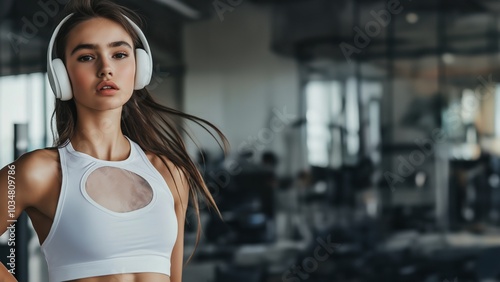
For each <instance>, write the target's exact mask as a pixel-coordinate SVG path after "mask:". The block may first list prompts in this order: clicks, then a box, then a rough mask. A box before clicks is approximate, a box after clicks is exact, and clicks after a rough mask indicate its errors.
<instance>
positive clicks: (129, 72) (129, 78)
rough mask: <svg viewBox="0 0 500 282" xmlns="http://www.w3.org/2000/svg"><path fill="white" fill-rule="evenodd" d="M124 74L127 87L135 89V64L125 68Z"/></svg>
mask: <svg viewBox="0 0 500 282" xmlns="http://www.w3.org/2000/svg"><path fill="white" fill-rule="evenodd" d="M122 74H123V78H124V79H125V81H126V83H127V85H128V86H130V87H132V88H133V87H134V81H135V62H133V63H131V64H127V65H126V66H124V68H123V69H122Z"/></svg>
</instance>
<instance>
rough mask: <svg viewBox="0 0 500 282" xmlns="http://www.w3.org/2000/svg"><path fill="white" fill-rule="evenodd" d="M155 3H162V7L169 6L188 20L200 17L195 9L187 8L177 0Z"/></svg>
mask: <svg viewBox="0 0 500 282" xmlns="http://www.w3.org/2000/svg"><path fill="white" fill-rule="evenodd" d="M156 2H159V3H162V4H164V5H167V6H169V7H170V8H172V9H174V10H175V11H177V12H179V13H180V14H182V15H184V16H186V17H188V18H190V19H193V20H195V19H198V18H199V17H200V12H198V11H196V10H195V9H193V8H191V7H189V6H188V5H186V4H184V3H182V2H180V1H178V0H156Z"/></svg>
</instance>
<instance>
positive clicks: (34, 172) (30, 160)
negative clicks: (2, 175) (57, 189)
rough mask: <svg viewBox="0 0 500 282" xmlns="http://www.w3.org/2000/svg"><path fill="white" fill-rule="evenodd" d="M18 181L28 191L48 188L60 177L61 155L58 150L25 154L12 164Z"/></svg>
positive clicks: (46, 149) (49, 149)
mask: <svg viewBox="0 0 500 282" xmlns="http://www.w3.org/2000/svg"><path fill="white" fill-rule="evenodd" d="M12 165H13V168H14V171H15V173H16V175H17V176H18V180H19V181H22V182H23V183H24V184H25V185H24V186H25V187H26V189H31V188H35V187H36V188H37V189H41V188H43V187H48V186H50V184H52V183H53V182H54V181H55V180H56V179H57V176H58V175H59V171H60V164H59V153H58V151H57V148H45V149H37V150H34V151H31V152H27V153H24V154H23V155H21V156H20V157H19V158H18V159H16V160H15V161H14V162H13V163H12V164H11V167H12Z"/></svg>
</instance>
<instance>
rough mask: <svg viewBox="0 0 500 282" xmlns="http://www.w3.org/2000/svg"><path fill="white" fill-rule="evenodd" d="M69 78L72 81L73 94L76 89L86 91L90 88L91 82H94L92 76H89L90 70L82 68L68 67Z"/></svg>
mask: <svg viewBox="0 0 500 282" xmlns="http://www.w3.org/2000/svg"><path fill="white" fill-rule="evenodd" d="M68 76H69V80H70V81H71V86H72V88H73V92H75V89H76V90H78V89H86V88H88V85H89V82H90V80H92V77H93V76H92V74H89V70H87V69H86V68H82V67H74V66H72V67H71V66H70V67H68Z"/></svg>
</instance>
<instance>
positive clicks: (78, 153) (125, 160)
mask: <svg viewBox="0 0 500 282" xmlns="http://www.w3.org/2000/svg"><path fill="white" fill-rule="evenodd" d="M123 136H125V137H126V138H127V140H128V143H129V144H130V152H129V154H128V156H127V158H125V159H123V160H119V161H108V160H102V159H98V158H95V157H93V156H91V155H89V154H86V153H83V152H80V151H77V150H75V148H74V147H73V144H71V139H68V145H67V148H68V151H69V153H71V154H73V155H76V156H81V157H84V158H87V159H90V160H93V161H95V162H101V163H108V164H120V163H126V162H129V161H130V160H132V158H133V154H134V151H135V148H134V145H133V144H132V140H130V138H129V137H128V136H127V135H123Z"/></svg>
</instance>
